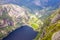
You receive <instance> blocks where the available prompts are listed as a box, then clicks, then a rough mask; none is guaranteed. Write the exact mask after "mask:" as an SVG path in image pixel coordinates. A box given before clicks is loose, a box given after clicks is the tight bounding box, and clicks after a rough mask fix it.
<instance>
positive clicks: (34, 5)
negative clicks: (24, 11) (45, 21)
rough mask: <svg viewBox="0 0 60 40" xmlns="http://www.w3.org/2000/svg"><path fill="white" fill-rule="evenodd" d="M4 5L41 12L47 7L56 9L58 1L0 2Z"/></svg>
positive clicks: (19, 0)
mask: <svg viewBox="0 0 60 40" xmlns="http://www.w3.org/2000/svg"><path fill="white" fill-rule="evenodd" d="M5 3H12V4H17V5H19V6H25V7H27V8H29V9H31V10H41V9H44V8H48V7H51V8H52V9H56V8H59V7H60V0H0V4H5Z"/></svg>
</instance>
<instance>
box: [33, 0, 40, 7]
mask: <svg viewBox="0 0 60 40" xmlns="http://www.w3.org/2000/svg"><path fill="white" fill-rule="evenodd" d="M33 3H34V4H35V5H37V6H40V5H41V2H40V0H34V1H33Z"/></svg>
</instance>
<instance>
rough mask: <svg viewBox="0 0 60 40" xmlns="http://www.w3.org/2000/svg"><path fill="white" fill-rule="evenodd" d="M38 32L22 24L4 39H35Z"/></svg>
mask: <svg viewBox="0 0 60 40" xmlns="http://www.w3.org/2000/svg"><path fill="white" fill-rule="evenodd" d="M37 34H38V33H37V32H36V31H34V30H33V29H32V28H30V27H29V26H21V27H20V28H18V29H16V30H15V31H13V32H11V33H10V34H9V35H8V36H7V37H5V38H3V40H33V39H34V38H35V37H36V36H37Z"/></svg>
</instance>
